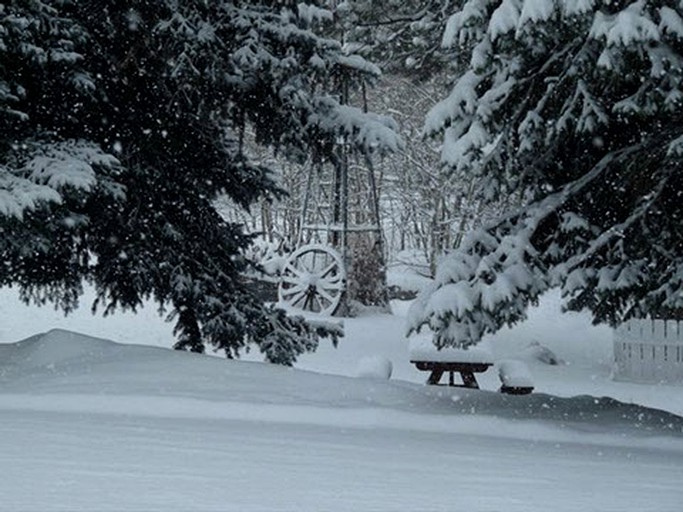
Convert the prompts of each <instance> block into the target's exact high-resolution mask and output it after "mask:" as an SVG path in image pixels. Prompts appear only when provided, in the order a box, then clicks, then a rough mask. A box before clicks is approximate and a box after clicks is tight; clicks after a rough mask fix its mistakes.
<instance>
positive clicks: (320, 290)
mask: <svg viewBox="0 0 683 512" xmlns="http://www.w3.org/2000/svg"><path fill="white" fill-rule="evenodd" d="M317 292H318V295H320V296H321V297H323V298H324V299H326V300H327V301H328V302H329V303H330V304H332V303H334V300H335V297H333V296H332V295H331V294H330V293H328V292H327V290H325V289H324V288H321V287H318V290H317Z"/></svg>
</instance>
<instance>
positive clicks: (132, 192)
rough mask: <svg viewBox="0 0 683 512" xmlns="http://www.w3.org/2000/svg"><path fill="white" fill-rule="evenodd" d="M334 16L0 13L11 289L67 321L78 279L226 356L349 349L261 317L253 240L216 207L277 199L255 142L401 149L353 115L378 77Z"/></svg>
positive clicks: (208, 7)
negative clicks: (354, 88) (320, 344)
mask: <svg viewBox="0 0 683 512" xmlns="http://www.w3.org/2000/svg"><path fill="white" fill-rule="evenodd" d="M331 18H332V14H331V12H330V11H327V10H325V9H324V8H323V7H321V6H320V5H307V4H303V3H301V4H300V3H298V2H268V1H255V2H204V1H200V0H190V1H186V2H177V1H174V0H154V1H147V0H145V1H142V0H140V1H131V2H125V3H122V2H100V1H94V0H92V1H90V0H82V1H78V2H70V1H59V2H38V1H35V2H33V1H30V2H23V1H21V2H20V1H10V2H6V3H5V4H3V5H0V38H1V39H0V52H2V53H1V56H2V58H1V59H0V116H2V119H3V121H4V120H10V119H11V124H10V127H11V132H9V134H8V132H4V133H3V134H2V139H1V140H0V143H1V144H2V146H1V147H0V201H1V203H0V205H2V206H0V229H1V230H2V232H3V238H2V239H0V254H2V256H3V263H4V265H3V266H2V268H1V269H0V284H17V285H19V286H20V288H21V290H22V294H23V296H24V298H26V299H27V300H35V301H38V302H46V301H51V302H55V303H56V304H58V305H59V306H61V307H63V308H64V309H67V310H68V309H70V308H73V307H74V306H75V304H76V301H77V298H78V295H79V293H80V286H81V281H82V279H83V278H85V279H86V280H88V281H90V282H92V283H93V284H94V286H95V287H96V289H97V291H98V299H97V303H96V305H95V306H96V307H103V308H104V310H105V312H110V311H113V310H114V309H116V308H132V309H135V308H136V307H139V306H140V305H141V304H142V303H143V302H144V301H145V300H147V299H154V300H155V301H156V302H157V303H159V304H160V306H161V307H163V308H165V309H166V310H167V311H169V313H170V315H171V317H172V318H174V319H175V320H176V334H177V336H178V343H177V347H178V348H184V349H189V350H194V351H203V350H204V347H205V346H207V345H208V346H212V347H214V348H216V349H220V350H223V351H225V353H226V354H227V355H228V356H229V357H234V356H237V355H239V353H240V351H241V350H242V349H243V348H245V347H246V345H248V344H249V343H256V344H259V345H260V346H261V349H262V350H263V351H264V352H265V354H266V357H267V358H268V359H269V360H272V361H274V362H279V363H283V364H291V363H292V361H293V360H294V359H295V357H296V355H298V354H299V353H301V352H302V351H305V350H311V349H313V348H315V346H316V344H317V340H318V337H319V335H321V334H330V333H331V334H332V335H333V336H335V337H336V336H338V334H339V333H338V332H336V331H334V330H332V331H331V330H330V329H325V328H323V327H311V326H309V325H308V324H306V323H305V322H304V321H303V319H301V318H290V317H287V316H286V315H284V314H283V313H282V312H281V311H278V310H274V309H272V308H266V307H264V305H263V304H262V302H261V301H260V300H259V299H257V298H256V297H255V295H254V294H253V293H251V292H250V290H249V289H248V286H247V284H246V282H245V281H244V278H243V271H244V270H245V269H246V268H247V265H248V263H247V261H246V260H245V259H244V257H243V256H242V250H243V249H244V248H245V247H246V246H248V244H249V242H250V239H249V237H248V236H246V235H245V234H244V233H243V231H242V227H241V226H240V225H238V224H235V223H230V222H227V221H225V220H224V219H222V218H221V216H220V215H219V214H218V212H217V211H216V209H215V207H214V201H215V199H216V198H217V197H219V196H220V195H221V194H227V195H228V196H230V198H231V199H232V200H233V201H234V202H235V203H236V204H238V205H241V206H244V207H246V206H248V205H249V204H251V203H252V202H253V201H254V200H256V199H257V198H260V197H263V196H266V197H268V196H275V195H279V194H282V193H283V191H282V190H281V189H280V188H279V187H278V184H277V183H276V181H275V179H274V170H273V169H270V168H267V167H265V166H263V165H261V164H257V163H254V162H252V161H251V160H250V158H249V155H248V152H247V151H246V149H245V144H244V140H245V132H246V130H251V132H252V133H254V134H255V138H256V140H257V141H258V142H260V143H262V144H264V145H270V146H275V147H277V148H278V149H279V150H280V151H281V152H283V153H285V154H287V155H288V156H290V157H291V158H302V157H303V156H304V155H305V154H307V153H310V152H313V153H315V154H316V155H317V157H318V158H326V157H327V156H329V155H330V154H331V153H332V152H333V151H334V149H335V145H336V144H337V142H338V140H339V138H340V135H341V136H343V138H344V140H345V141H346V143H347V144H352V145H353V146H354V149H355V150H357V151H360V152H363V153H371V152H382V151H387V150H391V149H393V148H395V147H397V145H398V144H399V141H398V137H397V136H396V135H395V134H394V133H393V131H392V130H391V127H392V123H391V121H390V120H388V119H386V118H383V117H380V116H375V115H372V114H369V113H365V112H362V111H360V110H355V109H350V108H349V107H346V106H345V105H343V101H342V94H341V92H340V91H341V89H342V86H348V84H352V83H361V82H362V81H363V80H364V79H365V77H366V76H367V75H368V74H374V73H376V72H377V68H375V67H374V66H372V65H371V64H369V63H367V62H365V61H364V60H363V59H362V58H360V57H356V56H353V55H351V54H347V53H345V52H343V51H342V46H341V44H340V43H339V42H338V41H336V40H334V39H330V38H327V37H324V36H322V35H321V34H320V32H319V26H320V23H324V22H326V21H327V20H330V19H331ZM17 69H18V70H20V71H21V72H20V73H17V72H16V70H17ZM17 77H19V78H17Z"/></svg>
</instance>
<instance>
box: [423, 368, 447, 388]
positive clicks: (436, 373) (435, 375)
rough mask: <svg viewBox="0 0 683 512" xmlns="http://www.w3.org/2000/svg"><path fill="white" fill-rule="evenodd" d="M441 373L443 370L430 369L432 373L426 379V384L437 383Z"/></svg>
mask: <svg viewBox="0 0 683 512" xmlns="http://www.w3.org/2000/svg"><path fill="white" fill-rule="evenodd" d="M442 375H443V370H432V373H431V374H430V375H429V378H428V379H427V384H430V385H432V386H434V385H436V384H438V383H439V381H440V380H441V376H442Z"/></svg>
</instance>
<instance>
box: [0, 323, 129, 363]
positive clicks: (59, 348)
mask: <svg viewBox="0 0 683 512" xmlns="http://www.w3.org/2000/svg"><path fill="white" fill-rule="evenodd" d="M116 345H117V344H116V343H114V342H113V341H109V340H105V339H101V338H93V337H91V336H87V335H85V334H79V333H76V332H71V331H66V330H63V329H52V330H51V331H48V332H44V333H41V334H36V335H35V336H31V337H30V338H27V339H25V340H22V341H20V342H18V343H15V344H14V345H5V346H4V347H3V349H4V350H3V352H5V351H7V352H9V354H5V356H7V357H8V358H9V359H10V360H11V362H12V363H13V364H14V365H16V366H20V367H22V368H23V369H37V368H48V369H52V368H54V367H56V366H63V365H66V364H69V363H74V364H84V363H87V362H90V361H94V360H98V359H101V358H102V357H103V356H104V355H105V354H106V353H107V352H108V351H111V350H112V349H113V348H114V347H115V346H116ZM0 354H2V353H0Z"/></svg>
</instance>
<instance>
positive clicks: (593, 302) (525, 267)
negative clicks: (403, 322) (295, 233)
mask: <svg viewBox="0 0 683 512" xmlns="http://www.w3.org/2000/svg"><path fill="white" fill-rule="evenodd" d="M445 41H446V42H447V43H449V44H451V45H456V46H458V47H459V48H460V50H461V55H463V63H464V64H465V65H466V71H465V72H464V73H463V74H462V76H461V77H460V78H459V79H458V81H457V83H456V85H455V87H454V88H453V90H452V92H451V94H450V95H449V96H448V97H447V98H446V99H444V100H443V101H442V102H441V103H440V104H438V105H437V106H436V107H435V108H434V109H433V110H432V111H431V112H430V114H429V116H428V118H427V121H426V129H427V131H428V132H429V133H432V134H435V133H443V137H444V147H443V153H442V160H443V162H444V163H445V164H446V165H447V166H449V167H450V168H451V169H453V170H456V171H461V172H468V173H472V174H474V175H476V176H478V177H479V182H478V183H479V184H478V189H477V192H478V194H479V196H480V197H481V198H484V199H487V200H492V199H497V198H500V197H503V196H506V195H517V196H518V197H519V198H520V199H521V201H522V203H523V205H522V207H521V208H519V209H517V210H515V211H510V212H508V214H507V215H506V216H505V217H503V218H501V219H499V220H498V221H496V222H495V223H493V224H492V225H490V226H489V227H488V229H482V230H479V231H477V232H475V233H472V234H471V236H470V237H469V238H468V239H467V240H466V241H464V242H463V244H462V245H461V246H460V248H459V249H458V250H457V252H456V253H454V255H453V256H452V257H451V258H449V260H448V261H447V262H445V263H444V264H443V266H442V267H441V268H440V269H439V271H438V273H437V279H436V283H435V285H434V287H433V289H431V290H429V291H428V292H427V293H425V294H424V295H423V296H422V298H421V299H420V301H419V302H418V303H417V304H416V306H415V308H414V309H413V313H412V320H411V328H412V329H418V328H419V327H420V326H421V325H424V324H429V326H430V327H431V328H432V329H434V330H435V332H436V344H437V345H447V344H453V345H459V346H467V345H471V344H473V343H476V342H477V341H478V340H479V339H481V337H482V336H483V335H484V334H485V333H490V332H494V331H496V330H497V329H499V328H500V327H501V326H502V325H504V324H506V323H507V324H511V323H514V322H516V321H518V320H520V319H522V318H523V317H524V314H525V310H526V308H527V306H528V305H529V303H531V302H533V301H535V300H536V299H537V298H538V297H539V295H540V294H542V293H543V292H544V291H546V290H547V289H549V288H551V287H561V289H562V293H563V295H564V296H565V298H566V299H567V306H568V308H570V309H572V310H580V309H588V310H590V311H591V312H592V313H593V315H594V319H595V321H597V322H610V323H611V324H617V323H619V322H621V321H623V320H625V319H627V318H629V317H633V316H642V315H645V314H648V313H650V314H663V313H665V312H666V311H667V310H670V309H674V308H680V307H681V306H683V292H682V291H681V290H683V212H682V211H681V210H682V207H683V200H682V199H683V173H682V172H681V170H682V169H681V156H682V155H683V124H681V115H682V114H683V103H682V101H683V88H682V83H681V81H682V78H683V76H682V74H683V71H682V70H683V66H682V64H683V8H681V5H680V3H679V2H674V1H664V0H637V1H634V0H623V1H616V2H615V1H607V0H605V1H600V0H583V1H574V0H571V1H570V0H553V1H545V0H542V1H541V0H469V1H468V2H466V3H465V4H464V5H463V7H462V9H460V10H459V11H458V12H457V13H456V14H454V15H453V16H452V17H451V18H450V20H449V22H448V26H447V30H446V35H445Z"/></svg>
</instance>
